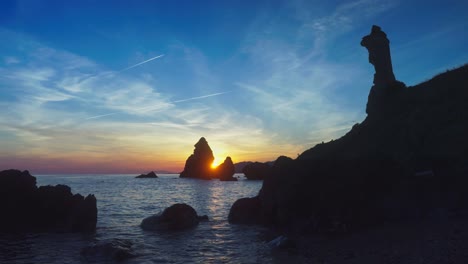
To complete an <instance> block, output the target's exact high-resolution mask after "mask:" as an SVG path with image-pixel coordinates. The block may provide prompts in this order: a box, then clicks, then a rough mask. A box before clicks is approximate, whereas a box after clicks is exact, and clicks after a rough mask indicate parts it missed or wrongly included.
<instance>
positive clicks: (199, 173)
mask: <svg viewBox="0 0 468 264" xmlns="http://www.w3.org/2000/svg"><path fill="white" fill-rule="evenodd" d="M213 161H214V156H213V151H211V148H210V146H209V145H208V142H207V141H206V139H205V138H204V137H202V138H200V140H199V141H198V142H197V144H195V150H194V151H193V154H192V155H190V157H188V159H187V161H186V162H185V167H184V171H182V172H181V173H180V177H181V178H197V179H204V180H210V179H211V177H212V170H211V164H213Z"/></svg>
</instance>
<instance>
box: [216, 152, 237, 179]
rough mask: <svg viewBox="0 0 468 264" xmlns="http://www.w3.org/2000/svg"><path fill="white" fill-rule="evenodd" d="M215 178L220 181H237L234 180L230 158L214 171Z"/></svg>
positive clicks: (232, 164)
mask: <svg viewBox="0 0 468 264" xmlns="http://www.w3.org/2000/svg"><path fill="white" fill-rule="evenodd" d="M214 173H215V177H216V178H218V179H219V180H220V181H237V178H234V177H233V176H234V173H235V168H234V163H233V162H232V159H231V157H227V158H226V159H225V160H224V162H223V163H222V164H220V165H219V166H218V167H217V168H216V169H215V172H214Z"/></svg>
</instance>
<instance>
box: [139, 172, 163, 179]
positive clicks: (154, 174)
mask: <svg viewBox="0 0 468 264" xmlns="http://www.w3.org/2000/svg"><path fill="white" fill-rule="evenodd" d="M135 178H139V179H141V178H158V175H156V173H154V171H151V172H148V174H140V175H138V176H136V177H135Z"/></svg>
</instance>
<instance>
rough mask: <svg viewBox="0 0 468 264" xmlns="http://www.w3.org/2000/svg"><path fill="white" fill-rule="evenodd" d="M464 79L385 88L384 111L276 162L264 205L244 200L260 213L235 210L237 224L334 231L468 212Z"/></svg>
mask: <svg viewBox="0 0 468 264" xmlns="http://www.w3.org/2000/svg"><path fill="white" fill-rule="evenodd" d="M376 56H378V55H376ZM467 76H468V65H465V66H463V67H460V68H458V69H455V70H451V71H448V72H446V73H443V74H440V75H438V76H436V77H434V78H433V79H431V80H430V81H427V82H424V83H421V84H419V85H416V86H414V87H408V88H405V87H404V86H402V85H401V84H400V83H398V82H391V83H388V86H386V87H387V88H389V89H387V91H390V93H388V94H387V95H388V96H387V95H385V92H384V93H383V94H384V95H382V101H379V102H383V103H384V104H385V107H381V106H378V107H376V108H375V109H373V111H371V113H369V115H368V117H367V118H366V119H365V120H364V121H363V122H362V123H361V124H356V125H354V126H353V127H352V129H351V130H350V131H349V132H348V133H347V134H346V135H345V136H343V137H342V138H340V139H338V140H334V141H331V142H328V143H324V144H318V145H316V146H315V147H313V148H311V149H309V150H307V151H305V152H304V153H302V154H301V155H300V156H299V157H298V158H297V159H296V160H283V162H281V163H278V164H277V162H275V165H274V168H273V169H272V170H271V173H270V174H269V175H268V177H266V178H265V180H264V183H263V186H262V189H261V191H260V192H259V196H258V199H259V202H257V200H252V201H255V203H254V202H250V200H249V201H247V200H246V201H244V203H249V206H246V209H245V212H249V210H251V207H256V208H257V209H256V210H258V211H260V213H259V214H255V216H254V217H255V219H247V220H246V219H245V218H243V217H244V216H245V215H244V214H243V208H242V206H240V205H239V204H237V205H236V208H234V207H233V208H232V209H235V210H236V212H234V213H235V215H236V216H238V217H237V218H235V219H243V220H242V221H243V222H248V223H251V222H256V223H262V224H266V225H277V226H289V227H293V228H297V229H300V230H301V231H304V230H310V231H321V230H322V231H323V230H335V231H336V230H337V229H340V228H341V229H347V230H349V229H350V228H359V227H365V226H369V225H372V224H378V223H381V222H382V221H391V220H398V219H408V218H413V219H419V218H423V217H429V216H430V215H431V214H433V213H434V212H435V211H436V210H435V208H437V210H441V209H442V211H443V212H444V214H446V215H450V214H462V213H466V210H467V209H468V194H467V192H466V189H467V187H468V177H467V175H468V137H467V135H468V104H467V103H466V102H467V101H468V90H467V87H468V77H467ZM392 85H396V86H398V87H396V89H393V90H392V87H393V86H392ZM374 87H375V85H374ZM374 87H373V88H374ZM393 88H395V87H393ZM384 91H385V90H384ZM369 99H370V98H369ZM250 203H251V204H250ZM233 222H235V221H233Z"/></svg>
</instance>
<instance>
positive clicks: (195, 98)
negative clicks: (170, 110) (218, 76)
mask: <svg viewBox="0 0 468 264" xmlns="http://www.w3.org/2000/svg"><path fill="white" fill-rule="evenodd" d="M230 92H231V91H227V92H222V93H214V94H208V95H202V96H197V97H192V98H188V99H182V100H177V101H172V102H170V103H182V102H187V101H192V100H198V99H203V98H207V97H212V96H217V95H222V94H227V93H230Z"/></svg>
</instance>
